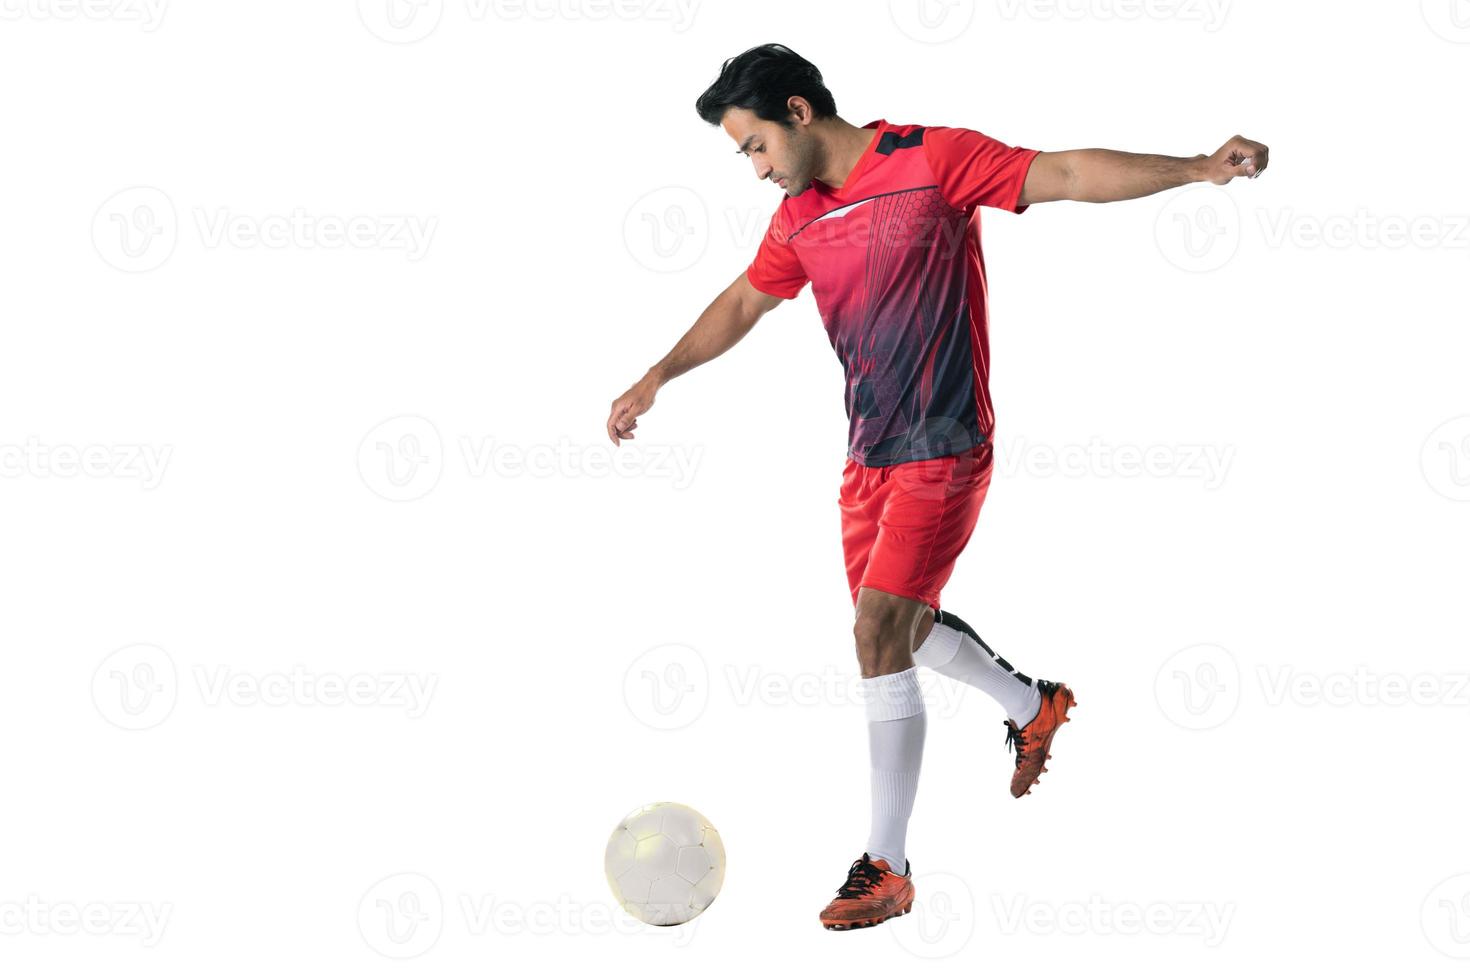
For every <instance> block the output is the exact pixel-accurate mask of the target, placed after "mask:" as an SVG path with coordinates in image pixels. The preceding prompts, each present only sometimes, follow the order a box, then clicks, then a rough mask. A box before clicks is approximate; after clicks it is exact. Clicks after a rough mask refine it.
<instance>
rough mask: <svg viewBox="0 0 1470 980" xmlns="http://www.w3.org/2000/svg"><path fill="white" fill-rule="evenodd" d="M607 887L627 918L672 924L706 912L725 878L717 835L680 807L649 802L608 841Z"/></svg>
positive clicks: (696, 815)
mask: <svg viewBox="0 0 1470 980" xmlns="http://www.w3.org/2000/svg"><path fill="white" fill-rule="evenodd" d="M605 861H606V868H607V883H608V886H609V887H611V888H612V892H613V897H614V898H616V899H617V901H618V904H619V905H621V906H622V907H623V908H624V909H626V910H627V912H628V914H629V915H631V916H633V917H634V918H636V919H640V920H642V921H644V922H646V923H648V924H649V925H651V926H677V925H679V924H680V923H684V922H688V921H689V920H690V919H692V918H694V917H695V916H696V915H698V914H699V913H701V912H703V911H704V910H705V909H707V908H709V905H710V903H711V902H713V901H714V900H715V896H716V895H718V894H719V893H720V885H721V884H723V883H724V880H725V845H724V843H723V842H722V841H721V840H720V832H719V831H718V830H715V828H714V827H713V826H712V825H711V824H710V822H709V821H708V820H706V819H705V818H704V816H703V815H702V814H701V813H700V812H699V811H698V810H694V809H691V808H690V807H687V806H684V805H683V804H682V803H650V804H649V805H648V806H645V807H640V808H638V809H637V810H634V811H633V812H632V813H630V814H628V815H627V816H626V817H624V818H623V819H622V821H621V822H620V823H619V824H618V825H617V826H616V827H614V828H613V832H612V837H610V838H608V842H607V855H606V859H605Z"/></svg>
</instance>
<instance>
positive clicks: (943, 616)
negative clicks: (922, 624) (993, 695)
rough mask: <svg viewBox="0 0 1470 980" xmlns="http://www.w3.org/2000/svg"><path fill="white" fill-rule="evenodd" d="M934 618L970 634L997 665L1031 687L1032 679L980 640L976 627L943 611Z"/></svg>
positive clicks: (935, 614)
mask: <svg viewBox="0 0 1470 980" xmlns="http://www.w3.org/2000/svg"><path fill="white" fill-rule="evenodd" d="M934 617H935V619H936V620H937V621H938V622H939V623H940V624H942V625H944V626H948V627H949V628H950V629H954V630H959V631H960V632H961V633H968V634H969V635H970V638H971V639H972V640H974V641H975V642H976V643H978V644H980V648H981V649H982V650H984V651H985V652H986V653H988V654H990V655H991V657H993V658H995V662H996V663H998V664H1000V666H1002V667H1004V668H1005V669H1006V670H1007V671H1009V672H1010V673H1012V674H1015V675H1016V679H1017V680H1019V681H1020V682H1021V683H1023V684H1028V685H1029V684H1030V683H1031V678H1029V677H1027V676H1026V675H1025V674H1023V673H1021V672H1020V671H1019V670H1017V669H1016V668H1014V667H1012V666H1011V665H1010V663H1009V662H1008V661H1007V660H1006V658H1005V657H1002V656H1001V655H1000V654H998V653H996V652H995V651H994V650H992V649H990V644H988V643H986V642H985V641H984V640H982V639H980V634H979V633H976V632H975V629H974V627H972V626H971V625H970V624H969V623H967V622H965V621H964V620H963V619H960V617H958V616H956V615H955V614H954V613H952V612H944V611H942V610H935V613H934Z"/></svg>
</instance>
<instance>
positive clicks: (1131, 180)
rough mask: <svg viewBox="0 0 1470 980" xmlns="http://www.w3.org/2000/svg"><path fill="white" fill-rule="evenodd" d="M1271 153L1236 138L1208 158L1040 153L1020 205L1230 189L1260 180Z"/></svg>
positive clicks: (1115, 152)
mask: <svg viewBox="0 0 1470 980" xmlns="http://www.w3.org/2000/svg"><path fill="white" fill-rule="evenodd" d="M1269 152H1270V151H1269V150H1268V149H1267V148H1266V146H1265V145H1263V144H1261V143H1257V142H1255V141H1254V140H1248V139H1246V138H1245V137H1244V136H1235V137H1232V138H1231V139H1229V140H1227V141H1226V143H1225V145H1224V146H1222V147H1220V148H1219V149H1218V150H1216V151H1215V152H1214V153H1212V154H1210V155H1209V156H1206V155H1205V154H1203V153H1201V154H1199V155H1198V156H1192V157H1166V156H1157V155H1155V154H1152V153H1123V152H1121V151H1119V150H1064V151H1062V152H1059V153H1039V154H1037V155H1036V159H1034V160H1033V161H1031V169H1030V170H1029V171H1027V173H1026V183H1025V186H1023V187H1022V189H1021V200H1020V203H1021V204H1041V203H1042V202H1044V201H1088V202H1091V203H1094V204H1102V203H1106V202H1108V201H1128V200H1132V199H1133V198H1135V197H1147V196H1148V195H1150V194H1157V193H1158V192H1159V191H1166V190H1168V189H1169V188H1171V187H1179V186H1180V185H1182V184H1191V183H1194V182H1195V181H1200V180H1208V181H1209V182H1210V183H1212V184H1228V183H1230V181H1232V180H1234V179H1235V178H1236V177H1259V176H1260V175H1261V174H1262V173H1263V172H1264V171H1265V169H1266V163H1267V158H1268V154H1269Z"/></svg>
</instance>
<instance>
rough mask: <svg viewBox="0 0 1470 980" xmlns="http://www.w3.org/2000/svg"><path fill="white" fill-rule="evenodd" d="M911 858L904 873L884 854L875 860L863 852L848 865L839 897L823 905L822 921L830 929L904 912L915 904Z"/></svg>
mask: <svg viewBox="0 0 1470 980" xmlns="http://www.w3.org/2000/svg"><path fill="white" fill-rule="evenodd" d="M911 872H912V866H911V862H909V861H905V862H904V873H903V874H901V875H900V874H895V873H894V872H893V870H892V869H891V868H889V867H888V862H887V861H885V860H884V859H882V858H878V859H877V860H876V861H875V860H872V859H870V858H869V857H868V852H867V851H864V852H863V856H862V857H860V858H858V859H857V860H856V861H854V862H852V867H850V868H848V869H847V881H846V882H845V883H843V885H842V887H841V888H839V889H837V897H836V898H834V899H832V901H830V902H828V903H827V907H826V908H824V909H822V925H823V926H825V927H826V928H828V929H861V928H863V927H865V926H876V925H877V924H878V923H880V922H883V921H885V920H887V919H891V918H893V917H894V916H896V915H903V914H904V913H905V912H907V911H908V910H909V909H911V908H913V907H914V881H913V875H912V874H911Z"/></svg>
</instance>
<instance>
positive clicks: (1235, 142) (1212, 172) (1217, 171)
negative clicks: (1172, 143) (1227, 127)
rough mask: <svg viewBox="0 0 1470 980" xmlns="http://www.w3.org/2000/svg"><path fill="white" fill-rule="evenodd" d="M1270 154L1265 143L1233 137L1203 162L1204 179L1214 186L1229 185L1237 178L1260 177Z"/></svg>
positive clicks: (1242, 137)
mask: <svg viewBox="0 0 1470 980" xmlns="http://www.w3.org/2000/svg"><path fill="white" fill-rule="evenodd" d="M1270 152H1271V151H1270V149H1269V148H1268V147H1267V146H1266V145H1265V144H1263V143H1257V142H1256V141H1255V140H1248V139H1246V138H1245V137H1244V136H1232V137H1231V138H1230V139H1228V140H1226V141H1225V145H1224V146H1222V147H1220V148H1219V149H1218V150H1216V151H1215V152H1214V153H1213V154H1211V155H1210V156H1208V157H1206V158H1204V160H1203V161H1201V165H1202V166H1203V167H1204V171H1203V176H1204V179H1205V180H1208V181H1209V182H1210V183H1212V184H1228V183H1230V182H1231V181H1232V180H1234V179H1235V178H1236V177H1250V178H1252V179H1254V178H1256V177H1259V176H1261V174H1262V173H1263V172H1264V171H1265V169H1266V161H1267V158H1268V155H1269V154H1270Z"/></svg>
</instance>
